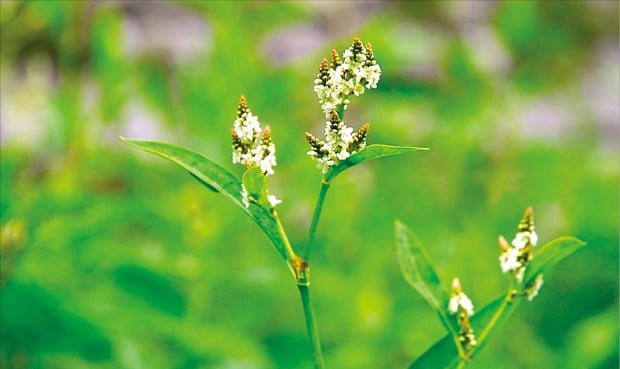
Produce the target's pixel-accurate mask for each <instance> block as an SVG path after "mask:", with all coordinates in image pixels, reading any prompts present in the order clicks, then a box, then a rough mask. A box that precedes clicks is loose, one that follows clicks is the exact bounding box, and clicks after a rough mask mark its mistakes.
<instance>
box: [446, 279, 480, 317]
mask: <svg viewBox="0 0 620 369" xmlns="http://www.w3.org/2000/svg"><path fill="white" fill-rule="evenodd" d="M459 310H462V311H464V312H465V313H467V316H472V315H474V304H473V303H472V302H471V300H470V299H469V297H467V295H466V294H465V292H463V290H462V289H461V283H460V282H459V279H458V278H454V280H452V297H451V298H450V301H449V303H448V311H449V312H450V313H451V314H456V313H458V312H459Z"/></svg>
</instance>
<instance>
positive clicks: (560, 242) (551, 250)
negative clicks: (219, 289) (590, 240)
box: [524, 236, 586, 286]
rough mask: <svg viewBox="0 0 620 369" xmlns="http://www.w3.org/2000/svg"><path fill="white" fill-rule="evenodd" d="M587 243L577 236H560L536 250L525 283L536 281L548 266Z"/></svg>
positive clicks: (526, 272) (527, 270)
mask: <svg viewBox="0 0 620 369" xmlns="http://www.w3.org/2000/svg"><path fill="white" fill-rule="evenodd" d="M585 245H586V243H585V242H583V241H581V240H580V239H578V238H575V237H566V236H565V237H558V238H556V239H554V240H551V241H550V242H547V243H546V244H544V245H543V246H541V247H540V249H538V250H535V253H534V259H533V260H532V262H531V263H530V265H529V266H528V267H527V269H526V270H525V278H524V280H525V285H526V286H527V285H528V284H529V283H531V282H532V281H534V279H535V278H536V276H537V275H539V274H540V273H544V272H545V270H546V269H547V268H549V267H550V266H553V265H554V264H556V263H557V262H559V261H560V260H562V259H564V258H565V257H567V256H569V255H570V254H572V253H574V252H575V251H577V250H579V249H580V248H582V247H584V246H585Z"/></svg>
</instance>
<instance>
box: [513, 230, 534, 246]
mask: <svg viewBox="0 0 620 369" xmlns="http://www.w3.org/2000/svg"><path fill="white" fill-rule="evenodd" d="M511 243H512V245H513V246H514V247H516V248H518V249H522V248H524V247H525V246H527V245H531V246H536V243H538V235H537V234H536V232H535V231H532V232H528V231H524V232H518V233H517V234H516V235H515V238H514V240H512V242H511Z"/></svg>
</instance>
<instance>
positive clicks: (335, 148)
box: [306, 110, 369, 173]
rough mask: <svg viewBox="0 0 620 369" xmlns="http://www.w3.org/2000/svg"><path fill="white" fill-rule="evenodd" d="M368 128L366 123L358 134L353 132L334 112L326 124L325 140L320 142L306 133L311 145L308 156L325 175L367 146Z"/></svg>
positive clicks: (334, 111) (333, 111)
mask: <svg viewBox="0 0 620 369" xmlns="http://www.w3.org/2000/svg"><path fill="white" fill-rule="evenodd" d="M368 127H369V125H368V123H366V124H364V125H362V127H360V129H359V130H357V132H353V128H351V127H349V126H347V125H346V124H344V122H343V121H341V120H340V117H339V116H338V113H337V112H336V110H332V111H331V117H330V119H329V120H328V121H326V122H325V140H319V139H318V138H316V137H314V136H313V135H312V134H311V133H307V132H306V140H308V143H309V144H310V151H308V155H310V156H311V157H313V158H314V159H315V160H316V161H317V163H318V165H317V167H318V168H320V169H321V170H322V171H323V173H327V171H328V170H329V168H330V167H332V166H334V165H336V164H338V162H340V161H341V160H345V159H346V158H348V157H349V156H351V154H354V153H356V152H358V151H360V150H361V149H363V148H364V147H365V146H366V137H367V135H368Z"/></svg>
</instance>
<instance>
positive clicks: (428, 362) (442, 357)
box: [409, 296, 516, 369]
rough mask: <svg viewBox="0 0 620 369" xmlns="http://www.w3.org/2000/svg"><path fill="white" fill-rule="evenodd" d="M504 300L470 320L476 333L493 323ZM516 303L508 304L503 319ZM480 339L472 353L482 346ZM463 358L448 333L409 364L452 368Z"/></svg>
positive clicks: (418, 367)
mask: <svg viewBox="0 0 620 369" xmlns="http://www.w3.org/2000/svg"><path fill="white" fill-rule="evenodd" d="M504 300H505V298H504V296H501V297H499V298H497V299H495V300H493V302H491V303H489V304H488V305H486V306H485V307H484V308H482V309H481V310H479V311H477V312H476V313H475V314H474V316H472V317H471V319H470V322H471V325H472V327H473V328H474V333H475V334H476V335H478V334H480V333H482V332H483V331H484V328H485V327H487V326H488V325H489V323H491V321H492V320H493V319H494V317H495V315H496V312H497V311H498V309H500V308H501V307H502V304H503V303H504ZM515 305H516V304H515V303H514V302H513V303H511V304H510V305H509V306H508V309H507V310H505V311H504V314H502V315H501V317H502V318H503V319H501V321H503V320H505V319H506V318H507V317H508V316H509V315H510V313H512V311H513V310H514V307H515ZM501 321H496V323H495V324H494V326H495V327H498V326H499V325H500V323H501ZM478 341H479V342H478V346H476V348H475V349H474V351H473V353H472V355H473V354H475V353H477V352H479V351H480V349H481V348H482V346H481V344H482V342H480V340H478ZM461 360H465V359H462V358H461V357H460V356H459V353H458V351H457V349H456V346H455V345H454V340H453V338H452V337H451V336H450V335H446V336H444V337H443V338H442V339H440V340H439V341H437V342H435V344H434V345H433V346H431V348H430V349H428V350H427V351H426V352H425V353H424V354H422V356H420V357H418V358H417V359H416V360H415V361H414V362H413V363H411V365H409V369H452V368H455V367H456V366H457V365H458V363H459V362H460V361H461Z"/></svg>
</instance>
